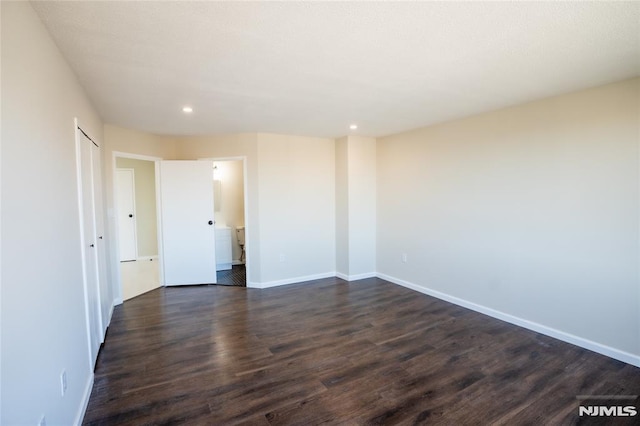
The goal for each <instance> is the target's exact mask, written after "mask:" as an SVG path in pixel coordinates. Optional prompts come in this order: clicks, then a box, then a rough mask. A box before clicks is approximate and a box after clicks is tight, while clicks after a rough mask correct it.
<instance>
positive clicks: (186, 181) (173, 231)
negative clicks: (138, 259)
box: [160, 161, 217, 285]
mask: <svg viewBox="0 0 640 426" xmlns="http://www.w3.org/2000/svg"><path fill="white" fill-rule="evenodd" d="M212 171H213V162H212V161H161V162H160V216H161V219H160V222H161V228H162V248H161V259H160V261H161V262H162V268H163V277H164V284H165V285H189V284H215V283H216V282H217V280H216V252H215V249H216V247H215V227H214V219H213V217H214V215H213V212H214V205H213V191H212V190H211V181H212Z"/></svg>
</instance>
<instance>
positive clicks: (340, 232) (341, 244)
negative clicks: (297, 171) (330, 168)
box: [335, 136, 350, 278]
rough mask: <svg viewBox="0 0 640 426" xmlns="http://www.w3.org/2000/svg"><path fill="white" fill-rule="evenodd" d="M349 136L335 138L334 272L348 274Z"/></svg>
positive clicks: (343, 275) (344, 275) (342, 274)
mask: <svg viewBox="0 0 640 426" xmlns="http://www.w3.org/2000/svg"><path fill="white" fill-rule="evenodd" d="M348 148H349V138H348V137H346V136H345V137H344V138H340V139H336V147H335V150H336V159H335V168H336V190H335V191H336V272H337V273H338V274H340V276H342V277H345V278H346V276H348V275H349V253H350V252H349V156H348Z"/></svg>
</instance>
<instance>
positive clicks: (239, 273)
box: [218, 265, 247, 287]
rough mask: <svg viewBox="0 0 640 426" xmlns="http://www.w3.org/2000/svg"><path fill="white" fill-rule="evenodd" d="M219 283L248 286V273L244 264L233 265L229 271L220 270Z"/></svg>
mask: <svg viewBox="0 0 640 426" xmlns="http://www.w3.org/2000/svg"><path fill="white" fill-rule="evenodd" d="M218 284H222V285H234V286H236V287H246V286H247V273H246V270H245V267H244V265H233V268H232V269H231V270H229V271H218Z"/></svg>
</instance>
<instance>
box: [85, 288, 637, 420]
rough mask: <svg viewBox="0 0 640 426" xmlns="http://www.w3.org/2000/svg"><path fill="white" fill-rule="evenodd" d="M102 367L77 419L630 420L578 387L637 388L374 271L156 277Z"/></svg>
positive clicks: (597, 364)
mask: <svg viewBox="0 0 640 426" xmlns="http://www.w3.org/2000/svg"><path fill="white" fill-rule="evenodd" d="M95 373H96V374H95V383H94V387H93V391H92V393H91V399H90V402H89V407H88V409H87V413H86V416H85V419H84V424H92V425H93V424H105V425H115V424H117V425H124V424H131V425H140V424H189V425H198V424H202V425H228V424H229V425H230V424H247V425H268V424H282V425H293V424H296V425H315V424H321V423H322V424H340V425H342V424H354V425H355V424H446V425H484V424H504V425H514V424H516V425H518V424H530V425H555V424H638V416H635V417H628V418H624V417H617V418H606V417H586V416H583V417H579V416H578V407H579V405H580V403H581V401H578V400H577V399H576V396H577V395H638V394H640V369H638V368H636V367H633V366H631V365H628V364H625V363H622V362H618V361H615V360H612V359H609V358H607V357H604V356H601V355H598V354H595V353H593V352H590V351H587V350H585V349H581V348H579V347H576V346H572V345H570V344H567V343H563V342H561V341H558V340H555V339H552V338H549V337H546V336H543V335H540V334H537V333H534V332H531V331H528V330H525V329H522V328H519V327H516V326H513V325H510V324H507V323H504V322H502V321H499V320H496V319H493V318H490V317H487V316H484V315H481V314H478V313H476V312H473V311H470V310H467V309H464V308H461V307H458V306H456V305H452V304H449V303H447V302H443V301H440V300H438V299H435V298H432V297H429V296H425V295H423V294H420V293H417V292H414V291H411V290H408V289H405V288H403V287H399V286H396V285H394V284H390V283H388V282H385V281H383V280H380V279H375V278H374V279H368V280H362V281H358V282H352V283H347V282H345V281H342V280H340V279H337V278H330V279H325V280H319V281H314V282H310V283H305V284H295V285H289V286H284V287H277V288H272V289H266V290H254V289H246V288H240V287H230V286H229V287H225V286H193V287H178V288H175V287H174V288H161V289H158V290H154V291H152V292H149V293H147V294H144V295H142V296H140V297H137V298H135V299H132V300H130V301H127V302H125V303H124V305H121V306H118V307H117V308H116V310H115V312H114V316H113V320H112V322H111V326H110V327H109V332H108V334H107V338H106V342H105V345H104V348H103V350H102V352H101V353H100V356H99V359H98V363H97V367H96V372H95ZM582 403H583V404H585V402H582ZM589 404H591V403H589ZM593 404H598V405H600V404H613V405H621V404H622V405H625V406H626V405H634V406H636V407H638V400H637V399H636V400H633V401H622V402H621V401H620V400H612V401H598V402H593Z"/></svg>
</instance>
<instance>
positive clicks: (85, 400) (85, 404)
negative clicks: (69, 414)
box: [73, 371, 94, 426]
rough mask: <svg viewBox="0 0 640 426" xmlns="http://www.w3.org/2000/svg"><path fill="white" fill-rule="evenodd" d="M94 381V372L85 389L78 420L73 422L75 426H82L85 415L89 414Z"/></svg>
mask: <svg viewBox="0 0 640 426" xmlns="http://www.w3.org/2000/svg"><path fill="white" fill-rule="evenodd" d="M93 379H94V375H93V371H92V372H91V373H90V375H89V380H87V385H86V386H85V388H84V394H83V395H82V401H80V408H79V409H78V414H77V415H76V420H75V421H74V422H73V424H74V425H77V426H80V425H81V424H82V420H83V419H84V415H85V413H86V412H87V407H88V406H89V398H91V389H93Z"/></svg>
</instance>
